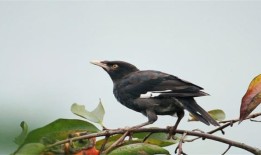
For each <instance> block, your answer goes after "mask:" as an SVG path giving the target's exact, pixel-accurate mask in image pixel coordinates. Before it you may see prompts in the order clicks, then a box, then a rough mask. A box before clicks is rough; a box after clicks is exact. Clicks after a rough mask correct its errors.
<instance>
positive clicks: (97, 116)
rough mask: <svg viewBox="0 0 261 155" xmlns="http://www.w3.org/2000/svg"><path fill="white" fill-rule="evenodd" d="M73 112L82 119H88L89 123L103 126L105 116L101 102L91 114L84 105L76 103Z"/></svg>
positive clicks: (72, 108)
mask: <svg viewBox="0 0 261 155" xmlns="http://www.w3.org/2000/svg"><path fill="white" fill-rule="evenodd" d="M71 111H72V112H73V113H74V114H76V115H78V116H80V117H83V118H85V119H88V120H89V121H92V122H94V123H98V124H100V125H102V122H103V117H104V114H105V111H104V108H103V105H102V103H101V101H100V102H99V104H98V106H97V107H96V108H95V109H94V110H93V111H91V112H90V111H88V110H86V109H85V106H84V105H79V104H77V103H74V104H73V105H72V107H71Z"/></svg>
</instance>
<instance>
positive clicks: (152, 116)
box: [130, 110, 158, 129]
mask: <svg viewBox="0 0 261 155" xmlns="http://www.w3.org/2000/svg"><path fill="white" fill-rule="evenodd" d="M145 115H146V116H147V117H148V122H145V123H141V124H139V125H135V126H133V127H131V128H130V129H137V128H141V127H144V126H146V125H149V124H152V123H154V122H155V121H156V120H157V119H158V116H157V115H156V114H155V112H154V111H151V110H146V113H145Z"/></svg>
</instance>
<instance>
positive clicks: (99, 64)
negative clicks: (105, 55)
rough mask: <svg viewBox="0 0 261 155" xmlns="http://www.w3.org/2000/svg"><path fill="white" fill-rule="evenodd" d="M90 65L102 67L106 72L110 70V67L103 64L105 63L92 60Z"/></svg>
mask: <svg viewBox="0 0 261 155" xmlns="http://www.w3.org/2000/svg"><path fill="white" fill-rule="evenodd" d="M90 63H91V64H94V65H97V66H100V67H102V68H103V69H105V70H108V69H109V67H108V66H107V65H106V64H105V63H103V61H99V60H92V61H90Z"/></svg>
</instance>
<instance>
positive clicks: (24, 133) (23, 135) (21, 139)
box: [14, 121, 28, 145]
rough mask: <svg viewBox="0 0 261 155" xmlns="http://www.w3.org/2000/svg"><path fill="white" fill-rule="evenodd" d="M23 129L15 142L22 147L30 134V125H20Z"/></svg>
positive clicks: (24, 123)
mask: <svg viewBox="0 0 261 155" xmlns="http://www.w3.org/2000/svg"><path fill="white" fill-rule="evenodd" d="M20 126H21V128H22V132H21V133H20V135H19V136H17V137H16V138H15V139H14V142H15V144H17V145H21V144H23V142H24V140H25V138H26V136H27V133H28V125H27V124H26V122H24V121H22V122H21V124H20Z"/></svg>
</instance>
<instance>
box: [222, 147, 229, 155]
mask: <svg viewBox="0 0 261 155" xmlns="http://www.w3.org/2000/svg"><path fill="white" fill-rule="evenodd" d="M230 148H231V145H228V148H227V149H226V150H225V152H223V153H222V154H221V155H225V154H226V153H227V151H228V150H229V149H230Z"/></svg>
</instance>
